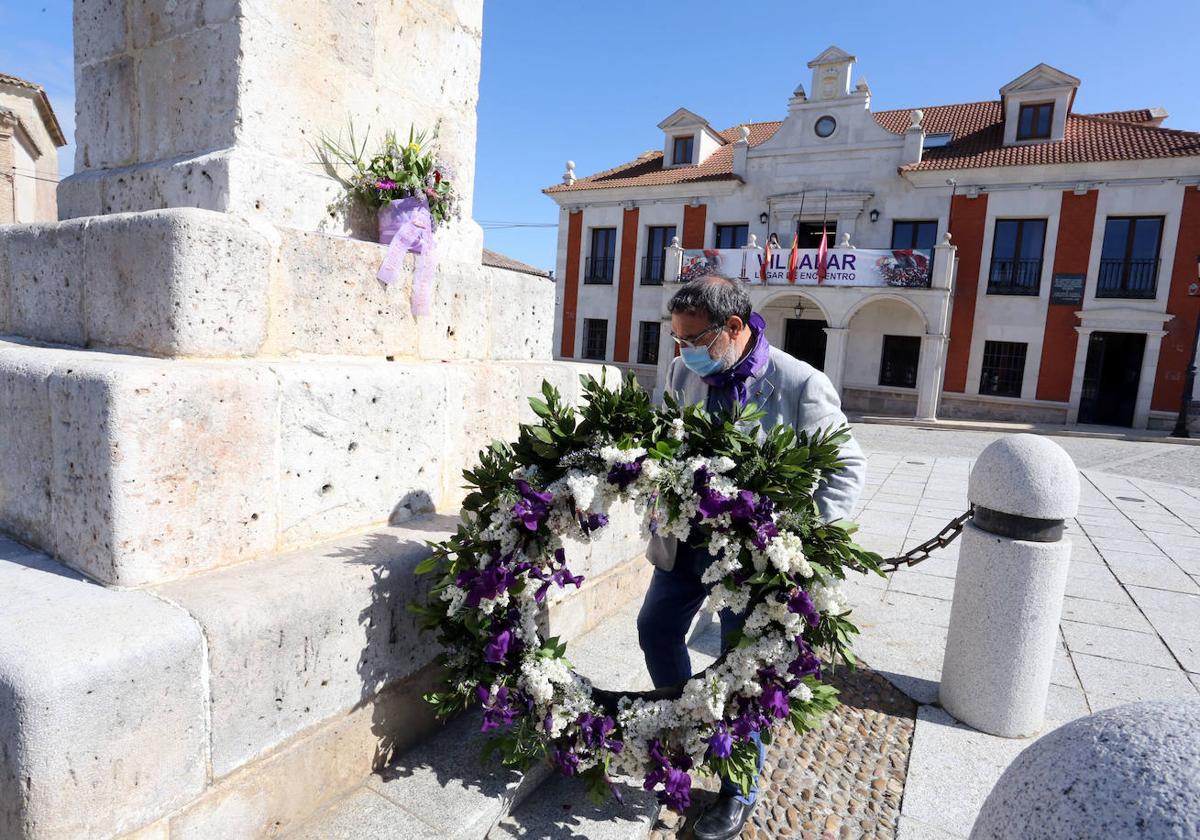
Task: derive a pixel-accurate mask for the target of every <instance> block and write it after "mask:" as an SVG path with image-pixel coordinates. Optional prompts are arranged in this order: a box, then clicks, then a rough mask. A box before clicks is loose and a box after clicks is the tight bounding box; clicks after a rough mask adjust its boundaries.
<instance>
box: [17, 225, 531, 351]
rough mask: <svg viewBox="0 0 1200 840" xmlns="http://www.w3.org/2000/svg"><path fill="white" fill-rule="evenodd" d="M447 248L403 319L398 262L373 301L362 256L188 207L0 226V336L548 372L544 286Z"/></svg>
mask: <svg viewBox="0 0 1200 840" xmlns="http://www.w3.org/2000/svg"><path fill="white" fill-rule="evenodd" d="M470 224H473V223H470ZM462 232H465V231H461V230H457V229H456V228H455V226H451V227H450V228H449V229H448V230H447V231H446V235H447V236H453V235H455V234H457V233H462ZM453 244H455V243H447V242H443V243H442V244H441V245H439V248H438V250H439V252H441V254H442V258H441V259H440V260H439V262H438V267H437V270H436V272H435V277H434V286H433V294H432V300H431V311H430V313H429V314H428V315H426V316H422V317H421V318H419V319H418V318H414V317H413V315H412V312H411V306H410V290H411V287H412V280H413V271H414V266H415V262H414V258H413V256H412V255H409V256H408V257H407V258H406V259H405V260H404V268H403V270H402V272H401V276H400V277H399V279H398V280H397V281H396V282H395V283H393V284H392V285H391V286H384V285H383V284H382V283H380V282H379V281H378V280H377V279H376V276H375V275H376V272H377V271H378V270H379V266H380V264H381V263H382V262H383V257H384V254H385V253H386V250H387V249H386V248H385V247H384V246H383V245H379V244H377V243H375V242H367V241H362V240H355V239H348V238H346V237H343V236H333V235H329V234H324V233H314V232H308V231H302V230H296V229H293V228H288V227H275V226H273V225H271V224H268V223H266V222H265V221H263V220H262V219H251V218H246V217H240V216H237V215H233V214H229V213H220V212H214V211H211V210H201V209H197V208H194V207H179V208H169V209H163V210H149V211H145V212H139V213H113V214H109V215H103V216H87V217H84V218H79V219H71V220H70V221H64V222H39V223H36V224H21V225H5V226H3V227H2V228H0V334H12V335H17V336H23V337H25V338H30V339H36V340H41V341H50V342H57V343H62V344H69V345H72V346H75V347H106V348H123V349H127V350H134V351H137V352H140V353H148V354H151V355H155V356H172V357H178V356H188V357H205V356H207V357H228V356H257V355H283V354H289V353H313V354H322V355H344V356H360V357H361V356H384V355H392V356H396V357H402V358H406V359H427V360H431V361H442V360H445V359H492V360H514V359H517V360H522V359H523V360H530V359H542V360H547V361H548V360H549V359H550V358H551V350H552V348H551V346H550V345H551V340H552V335H551V333H552V331H551V330H550V329H549V327H548V325H549V323H550V322H551V321H552V320H553V317H554V283H553V281H551V280H548V279H547V278H545V277H539V276H536V275H530V274H525V273H521V272H516V271H509V270H506V269H502V268H496V267H493V266H485V265H482V263H481V262H480V261H479V256H478V255H479V246H478V245H476V246H475V249H474V254H473V255H472V256H471V258H470V260H468V261H464V260H463V259H462V256H461V255H459V256H458V258H455V255H454V254H453V251H454V250H456V249H454V248H453V247H450V248H446V247H443V246H445V245H451V246H453Z"/></svg>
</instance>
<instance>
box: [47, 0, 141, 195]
mask: <svg viewBox="0 0 1200 840" xmlns="http://www.w3.org/2000/svg"><path fill="white" fill-rule="evenodd" d="M118 17H120V15H118ZM135 72H136V66H135V63H134V58H133V56H131V55H128V54H120V55H114V56H112V57H110V58H105V59H103V60H101V61H97V62H96V63H95V64H92V65H90V66H88V68H87V69H86V70H85V71H82V72H80V73H78V74H77V76H78V79H79V88H78V91H77V96H76V99H75V103H76V104H75V114H76V116H75V120H76V125H77V127H78V129H79V130H78V131H77V132H76V135H75V136H76V137H77V138H78V143H77V145H76V146H75V168H76V169H78V170H88V169H93V168H97V167H106V168H107V167H117V166H128V165H129V164H132V163H135V162H136V161H137V139H136V135H135V133H134V120H135V119H136V114H137V108H136V103H135V101H134V98H133V96H134V91H135V90H136V87H135V81H134V73H135ZM100 127H103V131H102V132H101V131H96V130H89V129H92V128H100ZM60 218H70V216H60Z"/></svg>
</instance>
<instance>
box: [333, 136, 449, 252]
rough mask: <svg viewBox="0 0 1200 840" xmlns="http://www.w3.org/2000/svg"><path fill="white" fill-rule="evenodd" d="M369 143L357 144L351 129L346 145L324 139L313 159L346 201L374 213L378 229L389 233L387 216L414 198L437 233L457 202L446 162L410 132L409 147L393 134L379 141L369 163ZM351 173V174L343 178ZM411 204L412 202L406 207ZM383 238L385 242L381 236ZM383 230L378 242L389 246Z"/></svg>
mask: <svg viewBox="0 0 1200 840" xmlns="http://www.w3.org/2000/svg"><path fill="white" fill-rule="evenodd" d="M366 148H367V138H366V136H364V137H363V139H362V142H361V143H359V142H358V141H357V139H356V138H355V134H354V126H353V124H351V125H350V126H349V137H348V142H347V144H346V145H343V144H342V142H341V139H340V138H338V139H336V140H335V139H332V138H330V137H329V136H327V135H322V137H321V140H320V142H319V143H318V145H317V154H318V155H319V156H320V159H321V162H322V163H323V164H324V165H325V168H326V170H327V171H329V172H330V173H332V174H333V176H334V177H335V178H337V179H338V181H339V182H340V183H341V184H342V186H344V187H345V188H346V190H347V192H348V193H349V195H350V197H351V198H353V199H356V200H358V201H361V202H362V203H363V204H365V205H366V206H367V207H370V208H373V209H377V210H378V211H379V214H380V227H381V228H386V227H390V225H389V220H388V218H387V214H388V212H389V209H390V208H392V207H394V206H396V205H395V203H396V202H400V201H402V200H403V199H411V198H417V199H420V200H422V201H423V202H424V203H425V204H426V205H427V206H428V207H429V215H430V217H431V218H432V220H433V224H434V226H435V227H436V226H437V225H439V224H445V223H447V222H449V221H450V220H451V219H452V218H454V217H455V215H456V212H457V207H456V205H457V196H456V194H455V192H454V186H453V184H452V183H451V179H450V178H449V177H448V172H447V167H446V165H445V163H444V162H442V161H439V160H438V159H437V155H436V151H435V146H434V143H433V142H432V141H430V140H429V139H428V136H427V133H426V132H424V131H420V132H418V131H416V129H415V128H413V127H409V130H408V142H407V143H402V142H401V141H400V140H399V138H398V137H397V136H396V133H395V132H394V131H391V130H389V131H387V132H386V133H385V134H384V135H383V144H382V145H381V146H380V147H379V149H378V151H376V152H375V153H374V154H373V155H371V156H370V157H367V155H366ZM347 170H349V174H345V173H346V171H347ZM410 203H411V202H410ZM385 235H387V239H386V240H385V239H384V236H385ZM390 240H391V236H390V235H389V234H388V232H386V231H385V230H381V231H380V241H390Z"/></svg>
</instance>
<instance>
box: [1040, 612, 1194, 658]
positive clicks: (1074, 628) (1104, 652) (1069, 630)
mask: <svg viewBox="0 0 1200 840" xmlns="http://www.w3.org/2000/svg"><path fill="white" fill-rule="evenodd" d="M1061 627H1062V631H1063V635H1064V636H1065V637H1066V640H1067V648H1068V649H1069V650H1070V651H1071V653H1072V654H1073V655H1074V654H1077V653H1086V654H1091V655H1092V656H1101V657H1104V658H1105V659H1119V660H1121V661H1122V662H1133V663H1137V664H1140V665H1154V666H1156V667H1159V668H1173V667H1175V660H1174V658H1173V657H1172V656H1171V654H1170V652H1169V651H1168V650H1167V648H1166V646H1164V645H1163V643H1162V642H1161V641H1160V640H1159V638H1158V636H1157V635H1156V634H1153V633H1142V632H1138V631H1136V630H1122V629H1121V628H1119V627H1101V626H1099V625H1096V624H1080V623H1078V622H1075V621H1064V622H1062V624H1061Z"/></svg>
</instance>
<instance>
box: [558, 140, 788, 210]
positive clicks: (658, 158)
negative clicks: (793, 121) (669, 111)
mask: <svg viewBox="0 0 1200 840" xmlns="http://www.w3.org/2000/svg"><path fill="white" fill-rule="evenodd" d="M780 125H781V123H779V122H766V123H750V124H749V128H750V145H751V146H757V145H758V144H759V143H762V142H763V141H764V140H767V139H768V138H770V136H771V135H772V134H774V133H775V129H777V128H779V126H780ZM719 133H720V135H721V138H722V139H723V140H724V141H725V145H723V146H721V147H720V148H718V149H717V150H716V151H715V152H713V153H712V154H711V155H709V156H708V159H707V160H705V161H704V162H703V163H700V164H697V165H694V166H677V167H671V168H663V153H662V152H661V151H651V152H643V153H642V154H641V155H639V156H638V158H637V160H631V161H630V162H629V163H623V164H621V165H620V166H616V167H613V168H612V169H606V170H604V171H603V172H597V173H596V174H595V175H588V176H586V177H583V178H579V179H578V180H576V181H575V183H574V184H572V185H570V186H567V185H566V184H555V185H554V186H553V187H549V188H547V189H545V190H543V192H546V193H559V192H573V191H575V190H603V189H612V188H614V187H642V186H654V185H658V184H692V183H697V182H701V181H736V180H741V179H740V178H738V176H737V175H734V174H733V141H735V140H737V139H738V137H740V136H741V131H740V127H739V126H734V127H733V128H729V129H726V130H725V131H722V132H719Z"/></svg>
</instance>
